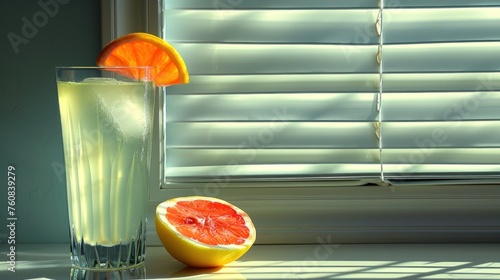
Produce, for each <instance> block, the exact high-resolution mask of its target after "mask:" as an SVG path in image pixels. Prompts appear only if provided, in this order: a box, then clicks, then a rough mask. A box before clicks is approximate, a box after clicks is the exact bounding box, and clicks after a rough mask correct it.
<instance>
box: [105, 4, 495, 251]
mask: <svg viewBox="0 0 500 280" xmlns="http://www.w3.org/2000/svg"><path fill="white" fill-rule="evenodd" d="M158 1H159V0H144V1H143V0H102V1H101V8H102V11H101V13H102V44H103V46H104V45H105V44H107V43H108V42H109V41H111V40H112V39H114V38H117V37H119V36H121V35H124V34H127V33H130V32H138V31H141V32H148V33H152V34H159V30H160V28H159V22H160V20H159V16H158V11H159V3H158ZM157 103H158V104H159V103H161V100H160V102H157ZM159 110H160V109H159V108H158V110H157V112H158V111H159ZM155 125H156V126H157V125H158V116H156V119H155ZM156 132H158V131H156ZM155 139H157V140H158V139H159V137H158V135H156V137H155ZM159 154H160V148H159V142H156V143H154V149H153V164H152V175H151V178H152V182H151V187H150V194H149V197H150V201H149V212H148V221H149V222H148V244H149V245H159V244H160V242H159V240H158V237H157V236H156V232H155V228H154V212H155V208H156V205H158V203H160V202H161V201H164V200H166V199H168V198H170V197H176V196H187V195H195V194H197V193H198V194H200V195H210V194H213V195H216V196H218V197H220V198H223V199H227V200H229V201H232V202H234V203H236V204H237V205H238V206H239V207H240V208H242V209H244V210H245V211H247V212H248V213H249V214H250V215H251V217H252V218H253V219H254V222H255V223H256V226H257V234H258V239H257V243H260V244H280V243H281V244H284V243H318V242H330V243H357V242H359V243H393V242H412V243H413V242H492V241H493V242H496V241H499V239H500V237H499V236H500V222H499V221H500V219H498V214H499V213H500V185H499V184H495V185H475V184H474V183H470V184H464V185H440V186H400V187H387V186H336V187H328V186H329V184H330V186H331V183H329V182H326V181H325V182H321V181H319V182H317V183H315V184H314V186H311V184H310V183H307V182H304V185H303V187H292V188H290V187H287V183H286V182H284V183H283V184H282V186H278V187H273V188H264V187H258V185H259V182H256V183H255V184H254V185H255V186H254V187H253V188H251V189H250V188H244V187H238V185H237V184H236V183H233V184H232V183H229V184H227V185H224V186H223V187H220V188H218V189H210V190H208V189H206V188H204V184H201V183H200V184H198V185H194V184H185V185H176V186H172V187H173V188H170V187H167V188H170V189H168V190H166V189H161V184H162V182H161V181H162V180H160V173H161V172H160V168H162V166H160V164H159V163H160V160H159ZM195 190H198V191H195ZM495 217H496V218H495Z"/></svg>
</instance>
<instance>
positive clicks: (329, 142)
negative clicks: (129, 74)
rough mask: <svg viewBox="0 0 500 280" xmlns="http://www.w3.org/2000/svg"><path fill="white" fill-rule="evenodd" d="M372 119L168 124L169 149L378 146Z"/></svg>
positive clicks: (167, 139)
mask: <svg viewBox="0 0 500 280" xmlns="http://www.w3.org/2000/svg"><path fill="white" fill-rule="evenodd" d="M374 131H375V128H374V126H373V124H372V123H371V122H361V123H358V122H286V121H285V122H282V121H280V120H278V119H276V120H273V121H264V122H216V123H209V122H203V123H192V122H189V123H167V124H166V131H165V135H166V136H165V137H166V140H165V141H167V143H169V144H168V147H169V148H189V147H191V148H216V147H220V148H225V147H233V148H247V149H256V148H257V149H269V148H340V149H345V148H377V147H378V139H377V137H376V135H375V133H374Z"/></svg>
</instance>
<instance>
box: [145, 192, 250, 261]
mask: <svg viewBox="0 0 500 280" xmlns="http://www.w3.org/2000/svg"><path fill="white" fill-rule="evenodd" d="M155 225H156V232H157V234H158V237H159V238H160V241H161V242H162V243H163V246H164V247H165V249H167V251H168V252H169V253H170V255H172V257H174V258H175V259H177V260H179V261H180V262H182V263H184V264H186V265H188V266H190V267H218V266H223V265H225V264H228V263H230V262H232V261H235V260H236V259H238V258H239V257H241V256H242V255H243V254H245V253H246V252H247V251H248V249H250V247H251V246H252V245H253V243H254V242H255V237H256V232H255V227H254V225H253V223H252V220H251V219H250V217H249V216H248V215H247V214H246V213H245V212H244V211H243V210H241V209H239V208H238V207H236V206H234V205H232V204H230V203H228V202H226V201H224V200H221V199H218V198H213V197H201V196H190V197H179V198H173V199H170V200H167V201H164V202H162V203H160V204H159V205H158V207H157V208H156V219H155Z"/></svg>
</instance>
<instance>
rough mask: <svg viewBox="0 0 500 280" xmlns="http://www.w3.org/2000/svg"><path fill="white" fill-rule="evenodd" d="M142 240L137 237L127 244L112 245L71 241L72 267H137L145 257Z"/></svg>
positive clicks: (106, 268)
mask: <svg viewBox="0 0 500 280" xmlns="http://www.w3.org/2000/svg"><path fill="white" fill-rule="evenodd" d="M74 241H75V240H74ZM144 241H145V240H143V239H138V240H133V241H132V242H130V243H127V244H117V245H114V246H103V245H90V244H85V243H83V242H82V243H77V242H72V244H71V246H70V247H71V261H72V265H73V268H77V269H80V270H119V269H127V268H133V267H137V266H139V265H141V264H143V263H144V260H145V259H146V242H144ZM119 279H122V278H119Z"/></svg>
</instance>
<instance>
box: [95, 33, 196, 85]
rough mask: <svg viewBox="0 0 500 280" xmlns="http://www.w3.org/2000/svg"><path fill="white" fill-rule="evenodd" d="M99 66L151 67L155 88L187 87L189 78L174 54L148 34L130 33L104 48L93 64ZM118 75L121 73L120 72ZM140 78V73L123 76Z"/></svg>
mask: <svg viewBox="0 0 500 280" xmlns="http://www.w3.org/2000/svg"><path fill="white" fill-rule="evenodd" d="M96 63H97V65H98V66H153V67H156V71H155V74H154V83H155V85H157V86H169V85H174V84H186V83H188V82H189V74H188V71H187V67H186V64H185V63H184V60H183V59H182V57H181V55H180V54H179V53H178V52H177V50H176V49H175V48H174V47H172V46H171V45H170V44H169V43H167V42H166V41H165V40H163V39H161V38H159V37H157V36H154V35H151V34H148V33H141V32H139V33H130V34H127V35H124V36H122V37H119V38H117V39H115V40H113V41H111V42H110V43H109V44H108V45H106V46H105V47H104V48H103V49H102V51H101V53H100V54H99V56H98V57H97V61H96ZM120 72H123V71H121V70H120ZM122 74H125V75H128V76H132V77H134V78H139V79H141V78H143V77H141V75H144V73H140V72H139V71H135V72H128V73H125V72H124V73H122Z"/></svg>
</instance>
